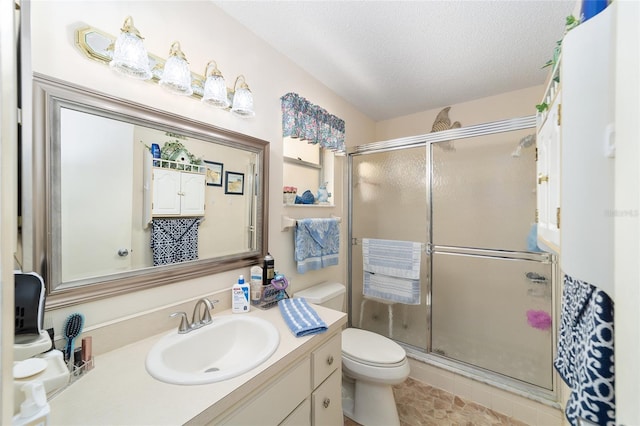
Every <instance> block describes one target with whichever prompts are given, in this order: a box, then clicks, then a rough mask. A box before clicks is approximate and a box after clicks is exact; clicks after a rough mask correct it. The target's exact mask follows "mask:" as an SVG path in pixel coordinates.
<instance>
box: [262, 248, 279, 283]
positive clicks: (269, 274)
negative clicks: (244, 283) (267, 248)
mask: <svg viewBox="0 0 640 426" xmlns="http://www.w3.org/2000/svg"><path fill="white" fill-rule="evenodd" d="M275 264H276V262H275V260H274V259H273V256H271V254H270V253H269V252H267V255H266V256H265V257H264V265H263V266H262V285H269V284H271V280H272V279H273V277H274V276H275V273H274V272H273V271H274V268H275Z"/></svg>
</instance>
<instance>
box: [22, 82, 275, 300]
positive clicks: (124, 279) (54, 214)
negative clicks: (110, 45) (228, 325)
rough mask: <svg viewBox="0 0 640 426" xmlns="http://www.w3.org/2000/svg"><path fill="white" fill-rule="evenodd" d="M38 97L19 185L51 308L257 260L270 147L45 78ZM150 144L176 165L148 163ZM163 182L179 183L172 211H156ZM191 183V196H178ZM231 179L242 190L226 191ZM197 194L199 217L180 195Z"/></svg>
mask: <svg viewBox="0 0 640 426" xmlns="http://www.w3.org/2000/svg"><path fill="white" fill-rule="evenodd" d="M33 94H34V96H33V98H34V101H33V102H34V103H33V110H34V125H33V129H34V130H33V144H32V146H30V147H23V149H22V158H23V160H22V161H23V164H22V166H23V167H24V168H25V169H29V167H30V166H31V167H30V168H31V170H32V172H31V173H27V174H23V176H25V175H26V176H30V178H28V177H27V178H23V182H22V185H21V186H22V195H21V208H22V217H23V221H22V228H21V231H22V232H21V236H22V244H23V258H24V260H25V265H24V268H25V270H28V269H32V270H34V271H35V272H38V273H40V274H41V275H42V276H43V277H44V279H45V283H46V286H47V307H48V308H52V307H53V308H55V307H62V306H69V305H73V304H76V303H80V302H86V301H90V300H95V299H100V298H104V297H109V296H112V295H116V294H122V293H126V292H130V291H135V290H140V289H144V288H149V287H153V286H159V285H163V284H169V283H173V282H176V281H182V280H187V279H191V278H196V277H200V276H204V275H210V274H213V273H218V272H222V271H226V270H231V269H236V268H241V267H245V266H249V265H253V264H256V263H258V262H259V259H261V258H262V257H263V256H264V254H265V253H266V242H267V229H268V225H267V217H268V214H267V212H268V205H267V204H268V201H267V198H266V196H265V194H268V191H267V185H268V182H267V179H265V176H268V166H269V157H268V151H269V150H268V142H266V141H263V140H260V139H256V138H253V137H250V136H246V135H242V134H239V133H235V132H231V131H228V130H224V129H220V128H216V127H214V126H211V125H209V124H206V123H202V122H197V121H194V120H190V119H188V118H185V117H181V116H177V115H174V114H170V113H167V112H163V111H159V110H155V109H152V108H150V107H146V106H142V105H139V104H135V103H132V102H129V101H126V100H122V99H117V98H114V97H111V96H108V95H104V94H100V93H97V92H93V91H91V90H88V89H86V88H81V87H77V86H74V85H71V84H69V83H67V82H62V81H59V80H55V79H52V78H49V77H45V76H41V75H36V76H35V78H34V91H33ZM152 144H157V145H158V146H159V147H160V148H161V149H164V154H165V155H163V156H162V159H168V160H173V161H160V160H157V159H156V158H154V157H152V154H151V149H150V147H151V146H152ZM165 144H166V145H165ZM199 160H202V161H199ZM25 162H27V163H31V164H25ZM193 163H200V167H193V166H192V165H191V164H193ZM228 173H231V174H230V175H229V176H232V177H233V178H234V179H233V182H227V179H225V177H227V174H228ZM166 175H169V177H170V178H171V182H177V183H176V184H173V185H174V186H172V187H171V188H172V189H171V190H170V191H169V193H171V194H174V195H175V194H176V191H175V190H174V188H175V185H178V190H177V192H178V193H179V195H180V197H179V200H180V201H178V206H179V210H178V211H174V212H168V211H164V210H163V211H160V209H159V208H158V205H159V204H160V202H161V201H162V202H163V203H164V201H163V197H164V199H167V197H166V196H164V195H163V194H162V193H160V192H159V191H160V189H159V188H161V182H160V178H159V177H158V176H162V179H165V176H166ZM239 176H242V180H241V181H238V179H237V177H239ZM194 177H195V178H197V179H196V181H197V184H196V185H195V189H192V187H189V189H188V190H185V189H184V188H185V187H186V186H187V185H189V184H188V183H185V182H190V181H191V180H192V178H194ZM174 178H175V179H174ZM229 179H231V178H229ZM180 182H182V183H180ZM228 184H233V185H236V186H238V185H242V188H236V189H235V190H234V191H227V187H226V185H228ZM180 185H183V186H182V188H180V187H179V186H180ZM171 191H173V192H171ZM194 192H195V193H196V194H197V196H196V197H195V198H194V199H195V203H196V205H197V204H198V203H199V204H200V205H199V208H198V210H199V211H195V210H193V209H192V207H193V206H192V205H191V201H190V200H192V199H191V198H189V199H188V198H187V195H193V194H194ZM29 194H31V196H29ZM185 194H186V195H185ZM170 198H171V200H173V198H175V197H174V196H173V195H172V196H171V197H170ZM187 199H188V200H189V201H185V200H187ZM180 203H182V207H181V210H180ZM30 259H31V261H29V260H30Z"/></svg>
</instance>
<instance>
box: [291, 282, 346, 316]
mask: <svg viewBox="0 0 640 426" xmlns="http://www.w3.org/2000/svg"><path fill="white" fill-rule="evenodd" d="M345 294H346V290H345V286H344V284H341V283H331V282H324V283H320V284H316V285H313V286H311V287H309V288H306V289H304V290H300V291H298V292H296V293H295V294H294V295H293V297H304V298H305V299H306V300H307V302H309V303H314V304H316V305H321V306H324V307H325V308H330V309H335V310H336V311H341V312H345V310H344V295H345Z"/></svg>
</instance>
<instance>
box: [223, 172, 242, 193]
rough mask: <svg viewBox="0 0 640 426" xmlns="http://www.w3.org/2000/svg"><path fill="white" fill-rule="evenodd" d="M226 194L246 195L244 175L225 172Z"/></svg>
mask: <svg viewBox="0 0 640 426" xmlns="http://www.w3.org/2000/svg"><path fill="white" fill-rule="evenodd" d="M224 176H225V179H224V193H225V194H235V195H242V194H244V173H238V172H225V175H224Z"/></svg>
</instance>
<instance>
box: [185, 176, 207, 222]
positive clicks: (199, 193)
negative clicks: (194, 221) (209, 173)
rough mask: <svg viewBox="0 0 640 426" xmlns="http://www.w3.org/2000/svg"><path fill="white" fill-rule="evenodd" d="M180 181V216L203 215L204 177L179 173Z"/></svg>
mask: <svg viewBox="0 0 640 426" xmlns="http://www.w3.org/2000/svg"><path fill="white" fill-rule="evenodd" d="M180 181H181V182H180V195H181V197H180V198H181V202H180V206H181V207H180V214H181V215H182V216H198V215H203V214H204V189H205V175H201V174H194V173H181V175H180Z"/></svg>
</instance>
